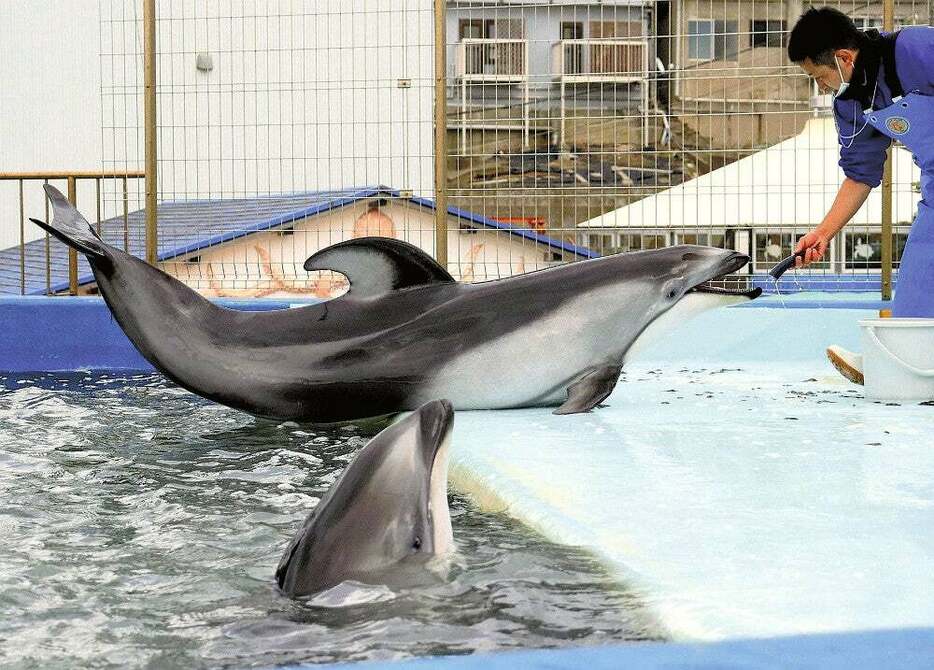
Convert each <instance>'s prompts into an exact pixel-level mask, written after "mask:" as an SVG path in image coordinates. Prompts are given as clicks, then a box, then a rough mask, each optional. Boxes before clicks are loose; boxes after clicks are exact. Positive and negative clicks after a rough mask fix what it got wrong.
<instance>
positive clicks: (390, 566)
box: [276, 400, 454, 598]
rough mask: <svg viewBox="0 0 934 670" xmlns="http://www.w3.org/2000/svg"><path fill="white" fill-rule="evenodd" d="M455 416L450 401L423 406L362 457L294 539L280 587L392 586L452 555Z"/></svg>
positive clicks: (292, 592) (279, 573) (290, 590)
mask: <svg viewBox="0 0 934 670" xmlns="http://www.w3.org/2000/svg"><path fill="white" fill-rule="evenodd" d="M453 420H454V411H453V409H452V408H451V403H449V402H448V401H447V400H433V401H431V402H429V403H426V404H425V405H422V406H421V407H420V408H419V409H417V410H416V411H415V412H413V413H412V414H410V415H409V416H407V417H406V418H404V419H403V420H401V421H399V422H397V423H395V424H393V425H391V426H389V427H388V428H386V429H385V430H383V431H382V432H381V433H380V434H379V435H377V436H376V437H374V438H373V439H372V440H371V441H370V442H369V443H368V444H367V445H366V446H365V447H363V449H361V450H360V452H359V453H358V454H357V455H356V457H355V458H354V460H353V461H352V462H351V464H350V465H349V466H348V467H347V469H346V470H344V472H343V474H342V475H341V477H340V479H338V480H337V482H335V483H334V484H333V485H332V486H331V488H330V489H329V490H328V492H327V493H326V494H325V495H324V497H323V498H322V499H321V502H319V503H318V505H317V507H315V509H314V510H313V511H312V513H311V514H310V515H309V516H308V518H307V519H306V520H305V523H304V524H303V525H302V527H301V529H300V530H299V531H298V533H297V534H296V535H295V537H294V538H293V539H292V542H291V543H290V544H289V546H288V548H286V550H285V554H284V555H283V556H282V560H280V561H279V567H278V568H277V569H276V582H277V583H278V584H279V588H280V589H282V591H283V592H284V593H285V594H286V595H288V596H290V597H293V598H294V597H300V596H308V595H312V594H314V593H318V592H319V591H324V590H327V589H329V588H331V587H333V586H337V585H338V584H340V583H341V582H344V581H348V580H352V581H357V582H364V583H368V584H381V583H384V582H385V579H386V578H387V576H388V573H389V572H391V571H395V570H400V569H403V568H404V567H407V566H410V567H415V568H420V567H424V566H425V565H426V563H427V562H428V561H429V560H430V559H432V558H433V557H436V556H443V555H444V554H448V553H450V552H451V551H452V550H453V546H454V544H453V543H454V537H453V534H452V532H451V516H450V510H449V509H448V498H447V493H448V488H447V481H448V472H447V470H448V445H449V443H450V436H451V428H452V425H453Z"/></svg>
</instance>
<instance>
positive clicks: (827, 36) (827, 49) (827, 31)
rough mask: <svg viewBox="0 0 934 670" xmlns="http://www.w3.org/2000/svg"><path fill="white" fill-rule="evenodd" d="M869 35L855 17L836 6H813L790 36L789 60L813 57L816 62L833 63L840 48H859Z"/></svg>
mask: <svg viewBox="0 0 934 670" xmlns="http://www.w3.org/2000/svg"><path fill="white" fill-rule="evenodd" d="M865 42H866V36H865V35H864V34H863V33H862V32H861V31H860V30H859V28H857V27H856V24H855V23H853V19H851V18H850V17H849V16H847V15H846V14H844V13H843V12H841V11H840V10H838V9H834V8H833V7H820V8H815V7H812V8H810V9H809V10H807V11H806V12H805V13H804V14H802V15H801V18H800V19H798V22H797V23H796V24H795V27H794V28H792V29H791V34H790V35H789V36H788V59H789V60H790V61H791V62H793V63H800V62H802V61H803V60H804V59H805V58H809V59H810V60H811V62H813V63H814V64H816V65H833V53H834V52H835V51H836V50H837V49H859V48H861V47H862V46H863V44H865Z"/></svg>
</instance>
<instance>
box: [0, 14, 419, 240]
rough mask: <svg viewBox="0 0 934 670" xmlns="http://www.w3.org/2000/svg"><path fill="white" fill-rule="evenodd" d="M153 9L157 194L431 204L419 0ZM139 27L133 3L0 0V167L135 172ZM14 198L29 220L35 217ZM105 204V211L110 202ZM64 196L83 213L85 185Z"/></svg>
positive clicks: (0, 235)
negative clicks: (328, 196)
mask: <svg viewBox="0 0 934 670" xmlns="http://www.w3.org/2000/svg"><path fill="white" fill-rule="evenodd" d="M157 12H158V24H157V30H158V43H159V49H160V56H159V61H158V66H159V92H160V98H159V142H160V164H159V170H160V199H164V200H171V199H193V198H212V197H213V198H216V197H232V196H243V195H254V194H266V193H277V192H290V191H306V190H322V189H329V188H345V187H349V186H359V185H371V184H380V183H382V184H386V185H390V186H392V187H394V188H400V189H412V190H413V191H414V194H415V195H417V196H427V197H433V190H432V184H433V161H432V136H433V132H432V129H433V120H432V118H433V117H432V110H433V81H432V77H433V16H432V2H431V0H380V1H379V2H373V1H365V0H316V1H312V0H292V1H290V2H280V1H278V0H275V1H274V0H266V1H262V0H256V1H253V2H242V0H237V1H234V0H208V1H204V0H200V1H196V0H159V1H158V2H157ZM141 18H142V3H141V2H140V1H139V0H98V1H97V2H94V1H93V0H83V1H79V0H59V1H58V2H52V1H51V0H29V2H24V1H23V0H0V171H14V170H15V171H22V170H100V169H106V170H111V169H141V168H142V158H143V131H142V126H143V123H142V82H143V70H142V56H141V54H142V41H143V37H142V26H141ZM199 52H205V53H207V54H209V55H210V56H211V57H212V59H213V62H214V69H213V70H212V71H210V72H201V71H198V70H197V69H196V67H195V62H196V55H197V54H198V53H199ZM399 79H410V80H411V87H410V88H399V87H398V80H399ZM61 187H62V188H63V189H64V185H63V184H62V185H61ZM16 190H17V187H16V185H15V183H14V184H8V185H6V186H0V248H3V247H8V246H12V245H14V244H16V243H18V241H19V206H18V199H17V194H16ZM28 191H29V192H28V194H27V213H26V214H27V216H39V217H44V215H45V214H44V209H45V208H44V205H43V201H42V197H41V190H40V188H39V185H38V184H33V185H32V186H30V187H28ZM141 194H142V189H141V187H139V188H137V187H132V186H131V197H133V198H134V199H136V198H138V197H139V196H141ZM105 198H106V199H107V201H108V202H107V207H108V209H105V212H104V214H105V216H112V215H115V214H116V213H117V208H122V204H121V203H120V198H119V193H117V192H116V191H115V190H114V187H108V188H106V189H105ZM78 200H79V208H81V209H82V210H83V211H84V212H85V214H86V215H87V216H88V218H89V219H91V218H94V215H95V210H96V208H95V206H94V200H95V195H94V185H93V182H88V183H87V184H86V185H85V187H84V188H82V189H81V190H79V197H78ZM82 204H83V207H82ZM134 204H135V203H134ZM131 206H132V205H131ZM26 225H27V233H29V235H30V236H31V237H35V236H36V233H34V232H33V229H35V226H33V225H32V224H30V223H28V222H27V224H26ZM36 230H37V229H36Z"/></svg>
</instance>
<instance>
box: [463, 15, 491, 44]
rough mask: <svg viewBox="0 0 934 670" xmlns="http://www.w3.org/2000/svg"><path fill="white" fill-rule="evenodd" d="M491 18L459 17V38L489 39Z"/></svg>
mask: <svg viewBox="0 0 934 670" xmlns="http://www.w3.org/2000/svg"><path fill="white" fill-rule="evenodd" d="M493 24H494V21H493V19H461V20H460V21H459V22H458V25H457V34H458V36H459V37H460V39H462V40H463V39H489V38H490V37H492V36H493Z"/></svg>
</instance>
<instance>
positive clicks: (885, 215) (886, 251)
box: [882, 0, 895, 300]
mask: <svg viewBox="0 0 934 670" xmlns="http://www.w3.org/2000/svg"><path fill="white" fill-rule="evenodd" d="M894 23H895V0H883V3H882V29H883V30H885V31H887V32H890V31H891V30H892V28H893V26H894ZM885 154H886V155H885V169H884V171H883V173H882V299H883V300H891V299H892V256H893V254H892V149H891V147H890V148H889V149H888V150H887V151H886V152H885Z"/></svg>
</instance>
